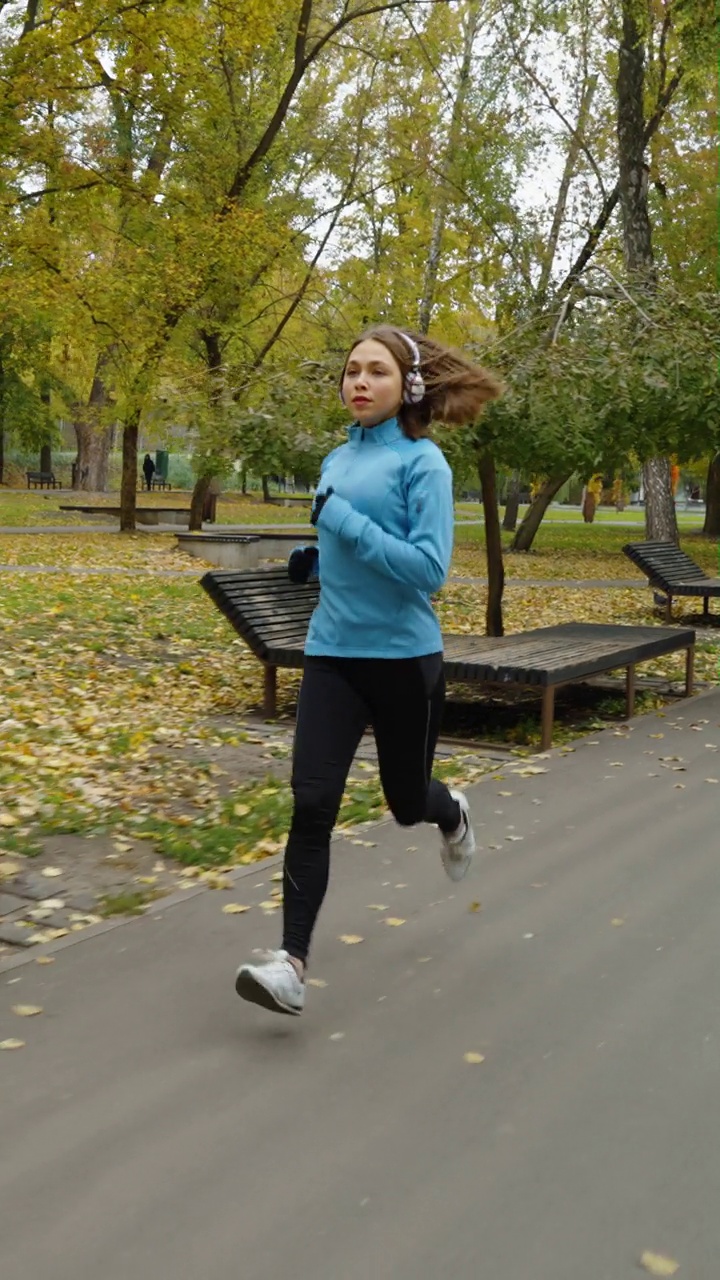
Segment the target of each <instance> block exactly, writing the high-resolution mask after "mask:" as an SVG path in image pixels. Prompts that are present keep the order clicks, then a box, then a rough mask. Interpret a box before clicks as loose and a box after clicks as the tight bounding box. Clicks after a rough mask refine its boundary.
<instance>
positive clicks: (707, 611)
mask: <svg viewBox="0 0 720 1280" xmlns="http://www.w3.org/2000/svg"><path fill="white" fill-rule="evenodd" d="M709 617H710V597H709V596H703V618H709Z"/></svg>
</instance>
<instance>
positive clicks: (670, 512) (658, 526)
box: [643, 458, 680, 543]
mask: <svg viewBox="0 0 720 1280" xmlns="http://www.w3.org/2000/svg"><path fill="white" fill-rule="evenodd" d="M643 487H644V489H645V537H646V538H647V539H648V541H652V542H676V543H677V542H679V541H680V535H679V533H678V525H677V514H676V511H675V500H674V498H673V493H672V480H671V477H670V459H669V458H649V459H648V461H647V462H645V463H644V464H643Z"/></svg>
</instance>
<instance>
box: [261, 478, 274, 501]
mask: <svg viewBox="0 0 720 1280" xmlns="http://www.w3.org/2000/svg"><path fill="white" fill-rule="evenodd" d="M262 495H263V502H272V498H271V497H270V485H269V482H268V477H267V476H263V477H262Z"/></svg>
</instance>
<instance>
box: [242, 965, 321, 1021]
mask: <svg viewBox="0 0 720 1280" xmlns="http://www.w3.org/2000/svg"><path fill="white" fill-rule="evenodd" d="M261 955H262V957H263V958H262V960H261V961H260V963H259V964H243V965H241V966H240V968H239V969H238V971H237V977H236V978H235V990H236V991H237V993H238V995H239V996H241V998H242V999H243V1000H249V1001H250V1003H251V1004H259V1005H262V1007H263V1009H272V1010H273V1012H274V1013H291V1014H295V1015H298V1014H301V1013H302V1011H303V1006H304V1004H305V983H304V982H301V981H300V979H299V977H298V974H297V969H296V968H295V965H294V964H293V963H292V961H291V959H290V957H289V955H288V953H287V951H265V952H261Z"/></svg>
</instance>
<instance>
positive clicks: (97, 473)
mask: <svg viewBox="0 0 720 1280" xmlns="http://www.w3.org/2000/svg"><path fill="white" fill-rule="evenodd" d="M109 361H110V353H109V352H108V351H101V352H100V354H99V356H98V358H97V361H96V363H95V373H94V376H93V381H92V386H91V388H90V396H89V398H88V403H87V406H82V407H81V406H78V407H77V408H76V413H75V421H74V424H73V425H74V427H75V437H76V439H77V458H76V468H75V482H74V484H73V488H74V489H83V490H85V491H90V492H92V493H105V492H106V491H107V484H108V464H109V461H110V450H111V448H112V439H113V431H112V427H108V426H106V425H105V424H104V423H103V422H102V412H103V410H104V409H106V408H107V407H108V405H109V403H110V396H109V395H108V390H107V387H106V385H105V382H104V378H103V374H104V371H105V368H106V367H107V365H108V364H109Z"/></svg>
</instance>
